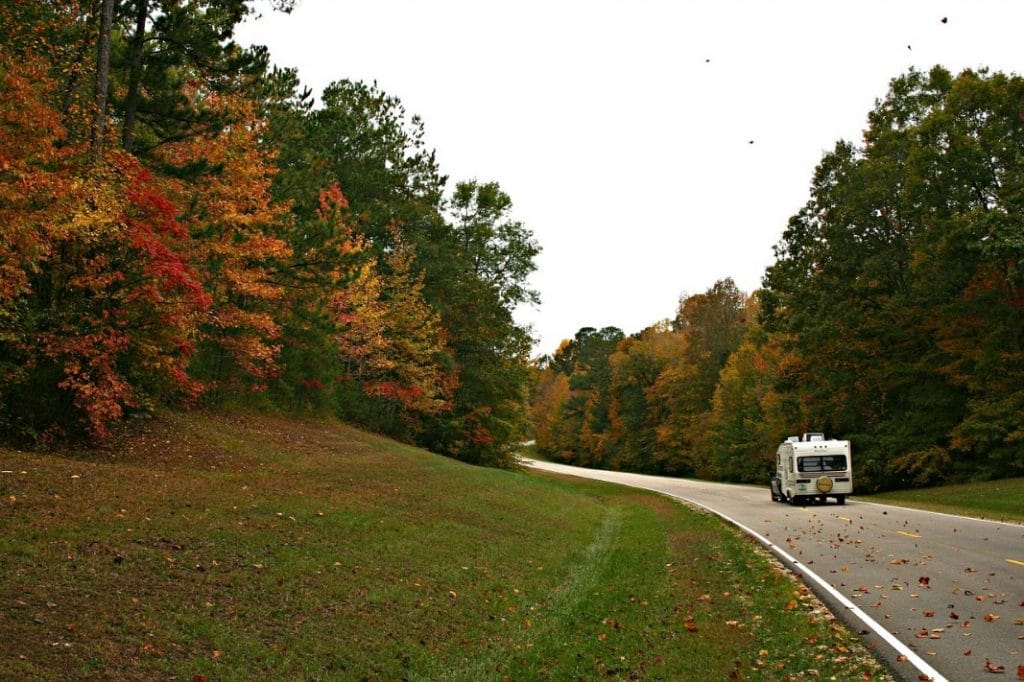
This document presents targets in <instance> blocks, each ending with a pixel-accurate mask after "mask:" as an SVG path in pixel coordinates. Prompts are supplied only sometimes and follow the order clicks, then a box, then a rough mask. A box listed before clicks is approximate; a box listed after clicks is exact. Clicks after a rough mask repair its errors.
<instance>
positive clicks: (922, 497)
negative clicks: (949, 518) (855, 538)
mask: <svg viewBox="0 0 1024 682" xmlns="http://www.w3.org/2000/svg"><path fill="white" fill-rule="evenodd" d="M861 499H863V500H866V501H868V502H882V503H884V504H895V505H899V506H903V507H914V508H916V509H926V510H929V511H937V512H944V513H946V514H957V515H959V516H973V517H977V518H982V519H990V520H994V521H1016V522H1018V523H1024V478H1006V479H1003V480H1000V481H982V482H977V483H960V484H957V485H945V486H937V487H934V488H921V489H918V490H897V491H894V492H888V493H878V494H875V495H864V496H862V497H861Z"/></svg>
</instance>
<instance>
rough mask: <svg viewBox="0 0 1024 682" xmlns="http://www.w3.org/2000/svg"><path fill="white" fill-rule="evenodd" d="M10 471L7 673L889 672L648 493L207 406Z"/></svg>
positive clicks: (810, 601) (796, 589) (2, 671)
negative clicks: (216, 411)
mask: <svg viewBox="0 0 1024 682" xmlns="http://www.w3.org/2000/svg"><path fill="white" fill-rule="evenodd" d="M0 470H2V471H3V472H4V473H2V474H0V679H19V680H25V679H89V678H95V679H122V680H152V679H178V680H193V681H199V682H201V681H203V680H251V679H261V678H267V677H271V678H275V679H309V680H313V679H324V680H328V679H344V680H348V679H353V680H361V679H371V680H375V679H382V680H400V679H408V680H444V679H449V680H506V679H507V680H534V679H555V680H576V679H584V680H591V679H640V678H642V679H645V680H658V679H698V678H703V679H773V680H785V679H804V678H811V677H821V678H824V679H829V678H830V677H832V676H835V678H836V679H842V680H850V679H876V680H877V679H887V674H886V673H885V671H884V670H883V669H881V668H880V667H879V665H878V664H877V662H876V661H875V660H874V659H873V658H872V657H871V656H870V655H869V653H868V652H866V651H865V650H864V649H863V648H862V647H861V645H860V643H859V641H860V640H859V638H858V637H856V636H855V635H852V634H851V633H850V632H848V631H847V630H845V629H844V628H843V627H841V626H840V625H839V624H838V623H837V622H835V621H834V620H833V619H832V617H831V616H830V614H828V613H827V612H826V611H824V610H823V609H822V608H821V606H820V604H819V603H818V602H817V601H816V600H815V599H814V598H813V597H812V596H811V595H809V594H808V592H807V591H806V590H805V589H803V588H802V587H801V586H799V585H798V584H796V583H794V582H793V580H792V579H791V578H790V577H789V575H788V574H786V573H784V572H782V571H781V570H780V569H778V568H777V567H776V565H775V564H774V563H773V562H772V561H771V560H770V559H769V558H768V557H766V556H765V555H764V553H763V552H762V551H761V550H760V549H759V548H758V547H757V546H755V545H754V544H753V543H752V542H750V541H748V540H746V539H745V538H743V537H741V536H740V535H739V534H738V533H737V532H736V531H734V530H733V529H731V528H728V527H725V526H723V524H722V523H720V522H719V521H718V520H717V519H715V518H712V517H710V516H708V515H706V514H703V513H699V512H696V511H693V510H690V509H688V508H686V507H683V506H682V505H680V504H677V503H675V502H673V501H670V500H668V499H667V498H664V497H661V496H657V495H654V494H649V493H646V492H641V491H636V490H630V489H625V488H618V487H614V486H610V485H606V484H601V483H597V482H593V483H588V482H583V481H579V480H571V481H570V480H565V479H559V478H557V477H552V476H544V475H540V474H532V473H524V472H504V471H494V470H487V469H481V468H475V467H470V466H466V465H462V464H460V463H457V462H454V461H451V460H448V459H444V458H441V457H437V456H434V455H430V454H428V453H425V452H423V451H421V450H417V449H414V448H411V447H406V446H403V445H400V444H396V443H394V442H391V441H388V440H386V439H381V438H377V437H374V436H370V435H367V434H365V433H361V432H358V431H355V430H352V429H349V428H346V427H344V426H341V425H338V424H336V423H325V422H312V421H310V422H299V421H295V420H287V419H284V418H280V417H259V418H257V417H254V416H217V415H199V414H193V415H188V416H181V415H168V416H165V417H162V418H160V419H158V420H151V421H146V422H144V423H143V424H142V425H141V426H138V427H137V428H136V429H135V431H134V433H133V434H132V435H131V436H130V437H129V436H124V437H122V438H121V439H120V440H119V441H118V442H116V443H113V444H112V445H111V446H110V447H109V448H107V449H105V450H100V451H85V452H71V453H67V452H64V453H50V454H30V453H25V452H17V451H13V450H2V449H0Z"/></svg>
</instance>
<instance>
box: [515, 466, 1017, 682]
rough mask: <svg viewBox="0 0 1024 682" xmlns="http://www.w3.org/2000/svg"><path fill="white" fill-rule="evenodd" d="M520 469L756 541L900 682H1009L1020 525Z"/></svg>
mask: <svg viewBox="0 0 1024 682" xmlns="http://www.w3.org/2000/svg"><path fill="white" fill-rule="evenodd" d="M523 461H524V463H525V464H527V465H528V466H532V467H535V468H537V469H542V470H545V471H551V472H555V473H561V474H568V475H571V476H582V477H586V478H595V479H599V480H602V481H610V482H613V483H620V484H623V485H629V486H633V487H637V488H646V489H648V490H654V491H657V492H661V493H664V494H666V495H670V496H672V497H676V498H679V499H682V500H685V501H688V502H691V503H693V504H696V505H699V506H700V507H704V508H706V509H708V510H710V511H712V512H714V513H716V514H718V515H720V516H723V517H724V518H726V519H727V520H728V521H730V522H732V523H734V524H736V525H737V526H739V527H740V528H741V529H742V530H744V531H745V532H747V533H749V534H751V535H752V536H754V537H755V538H757V539H758V540H759V541H760V542H762V543H763V544H765V545H767V546H768V547H769V548H770V549H771V550H772V551H773V552H774V553H775V554H776V555H777V556H778V557H779V558H780V559H781V560H782V562H783V563H784V564H786V565H788V566H789V567H790V569H792V570H793V571H794V572H795V573H797V574H798V575H799V576H800V577H801V578H802V580H803V581H804V582H805V583H806V584H807V586H808V587H810V588H811V589H813V590H814V591H815V593H816V594H817V595H818V596H819V597H820V598H821V599H822V600H823V601H824V602H825V603H826V604H827V605H828V606H829V608H831V609H832V611H833V612H834V613H835V614H836V615H838V616H839V617H841V618H842V619H843V620H844V621H846V623H847V624H848V626H849V627H850V628H851V629H852V630H853V631H854V632H859V633H861V635H862V637H863V638H864V640H865V641H866V642H867V643H868V645H869V646H870V647H871V648H873V649H874V650H875V652H876V653H877V654H878V655H879V657H880V658H882V659H884V660H885V661H886V662H887V663H888V664H889V666H890V668H892V670H893V671H894V672H895V674H896V675H898V676H900V677H901V678H903V679H906V680H925V679H933V680H937V681H941V680H950V681H956V682H959V681H960V680H965V681H966V680H987V679H992V680H994V681H995V680H999V679H1000V678H999V677H991V676H992V675H998V674H1002V675H1004V677H1003V678H1002V679H1011V680H1013V679H1017V675H1018V666H1020V665H1024V525H1020V524H1015V523H999V522H995V521H984V520H979V519H971V518H966V517H961V516H949V515H946V514H936V513H933V512H926V511H918V510H914V509H907V508H904V507H894V506H889V505H882V504H875V503H870V502H861V501H859V500H858V499H857V498H856V497H852V498H850V499H849V500H848V501H847V503H846V504H845V505H838V504H835V502H834V501H829V503H828V504H825V505H807V506H797V507H794V506H790V505H788V504H782V503H778V502H772V501H771V494H770V492H769V490H768V487H767V485H766V486H764V487H755V486H741V485H726V484H721V483H707V482H703V481H692V480H684V479H678V478H668V477H662V476H647V475H643V474H628V473H622V472H617V471H601V470H597V469H582V468H579V467H571V466H566V465H563V464H553V463H549V462H540V461H535V460H529V459H525V460H523Z"/></svg>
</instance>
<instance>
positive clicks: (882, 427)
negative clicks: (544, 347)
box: [531, 67, 1024, 490]
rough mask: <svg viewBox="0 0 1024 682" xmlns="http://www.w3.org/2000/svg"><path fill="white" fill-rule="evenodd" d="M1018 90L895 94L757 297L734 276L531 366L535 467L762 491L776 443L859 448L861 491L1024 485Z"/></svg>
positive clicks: (923, 76) (1023, 230)
mask: <svg viewBox="0 0 1024 682" xmlns="http://www.w3.org/2000/svg"><path fill="white" fill-rule="evenodd" d="M1022 160H1024V80H1022V79H1021V78H1020V77H1019V76H1016V75H1009V76H1008V75H1005V74H1002V73H989V72H988V71H986V70H979V71H970V70H968V71H964V72H962V73H960V74H958V75H955V76H954V75H953V74H952V73H950V72H949V71H948V70H946V69H944V68H942V67H935V68H933V69H932V70H930V71H929V72H927V73H924V72H920V71H916V70H912V71H910V72H908V73H906V74H904V75H902V76H899V77H897V78H895V79H894V80H893V81H892V82H891V84H890V88H889V91H888V93H887V94H886V96H885V97H884V98H883V99H881V100H879V101H878V102H876V105H875V107H874V108H873V110H872V111H871V112H870V114H869V116H868V127H867V129H866V131H865V133H864V138H863V142H862V144H860V145H854V144H852V143H849V142H846V141H840V142H839V143H837V144H836V145H835V148H834V149H833V150H832V151H830V152H828V153H827V154H825V155H824V157H823V158H822V160H821V163H820V164H819V165H818V167H817V169H816V171H815V173H814V176H813V179H812V182H811V191H810V199H809V201H808V202H807V203H806V205H805V206H804V207H803V208H802V209H800V211H799V212H798V213H797V214H796V215H794V216H793V217H792V218H791V219H790V220H789V223H788V226H787V227H786V229H785V231H784V233H783V236H782V239H781V241H780V242H779V243H778V245H777V246H776V247H775V261H774V263H773V264H772V265H771V266H769V267H768V269H767V271H766V272H765V274H764V277H763V279H762V288H761V289H760V290H759V291H756V292H754V293H753V294H751V295H750V296H747V295H746V294H744V293H743V292H741V291H739V290H738V289H737V288H736V286H735V284H734V283H733V282H732V280H730V279H725V280H722V281H720V282H718V283H716V284H715V285H714V286H713V287H711V288H710V289H709V290H708V291H706V292H705V293H703V294H699V295H697V296H689V297H684V298H683V299H682V300H681V302H680V306H679V309H678V311H677V313H676V315H675V317H674V319H672V320H667V321H665V322H662V323H659V324H656V325H653V326H651V327H650V328H648V329H645V330H644V331H642V332H640V333H638V334H634V335H631V336H629V337H626V336H624V335H623V333H622V332H621V331H620V330H619V329H617V328H614V327H610V328H605V329H600V330H598V329H594V328H584V329H581V330H580V331H579V332H578V333H577V334H576V336H575V338H573V339H571V340H568V341H565V342H563V344H562V345H561V347H560V348H559V349H558V350H557V351H556V352H555V353H554V354H553V355H551V356H550V357H546V358H543V359H542V360H541V361H540V362H539V363H538V365H537V366H536V368H535V381H534V389H533V394H532V403H531V405H532V407H531V409H532V414H533V419H534V424H535V435H536V440H537V447H538V449H539V451H540V452H541V453H543V454H546V455H548V456H550V457H553V458H556V459H561V460H565V461H569V462H573V463H577V464H583V465H592V466H605V467H613V468H621V469H629V470H635V471H647V472H656V473H666V474H676V475H685V476H700V477H706V478H711V479H719V480H728V481H748V482H759V483H763V482H764V481H766V480H767V476H768V472H769V471H770V470H771V468H772V466H773V463H774V452H775V447H776V445H777V443H779V442H780V441H781V440H782V439H783V438H784V437H785V436H787V435H791V434H795V433H800V432H805V431H826V432H828V433H829V434H830V435H834V436H837V437H842V438H848V439H850V440H851V441H852V443H853V447H854V461H855V462H856V466H857V482H858V485H859V487H860V489H861V490H879V489H886V488H897V487H914V486H926V485H933V484H938V483H943V482H951V481H963V480H971V479H987V478H1002V477H1009V476H1020V475H1024V164H1022Z"/></svg>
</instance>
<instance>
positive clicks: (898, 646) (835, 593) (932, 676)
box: [528, 463, 949, 682]
mask: <svg viewBox="0 0 1024 682" xmlns="http://www.w3.org/2000/svg"><path fill="white" fill-rule="evenodd" d="M532 465H533V463H529V464H528V466H532ZM562 466H564V465H562ZM538 468H542V467H538ZM563 473H569V474H570V475H572V472H571V471H566V472H563ZM580 478H583V477H580ZM606 482H608V481H606ZM616 483H618V482H617V481H616ZM620 485H629V484H628V483H620ZM630 487H633V488H645V489H647V490H650V488H646V487H645V486H642V485H636V486H630ZM652 492H657V493H661V494H662V495H666V496H668V497H672V498H674V499H677V500H684V501H686V502H689V503H690V504H692V505H695V506H697V507H700V508H701V509H706V510H707V511H709V512H711V513H712V514H714V515H715V516H718V517H720V518H722V519H724V520H725V521H727V522H728V523H731V524H732V525H734V526H736V527H737V528H739V529H740V530H742V531H743V532H744V533H746V534H747V535H749V536H751V537H752V538H754V539H755V540H757V541H758V542H760V543H761V544H762V545H764V546H765V547H767V548H768V549H769V550H771V551H772V552H773V553H775V555H776V556H778V557H779V558H780V559H782V560H783V561H784V562H785V563H787V564H789V566H790V567H791V569H793V570H798V571H799V572H800V574H801V575H805V576H807V577H808V578H810V579H811V580H813V581H814V582H815V583H816V584H817V585H818V586H819V587H821V589H823V590H825V591H826V592H828V593H829V594H830V595H832V597H833V598H835V600H836V601H838V602H839V603H840V604H842V605H843V607H844V608H846V609H847V610H848V611H850V612H851V613H852V614H853V615H855V616H857V618H859V619H860V620H861V622H863V623H864V624H865V625H866V626H867V627H868V628H870V629H871V630H872V631H873V632H874V633H875V634H876V635H878V636H879V637H881V638H882V639H883V640H885V641H886V643H888V644H889V646H891V647H892V648H893V649H895V650H896V651H897V652H899V653H900V654H902V655H903V656H906V657H907V661H908V662H909V663H910V664H911V665H913V666H914V667H915V668H917V670H918V671H919V672H920V673H921V674H922V675H927V676H928V679H929V680H931V681H932V682H949V680H947V679H946V678H945V677H944V676H943V675H942V674H941V673H939V671H938V670H936V669H935V668H933V667H931V666H930V665H928V663H927V662H926V661H925V660H924V659H923V658H921V657H920V656H918V655H917V654H916V653H915V652H914V651H913V649H911V648H910V647H908V646H907V645H906V644H904V643H903V642H901V641H900V640H898V639H897V638H896V637H895V636H894V635H893V634H892V633H891V632H889V631H888V630H886V629H885V628H883V627H882V626H881V625H880V624H879V623H878V621H876V620H875V619H874V618H872V617H871V616H869V615H868V614H866V613H864V611H862V610H861V608H860V607H859V606H857V605H856V604H854V603H853V602H852V601H850V600H849V599H848V598H847V597H846V595H844V594H843V593H842V592H840V591H839V590H837V589H836V588H834V587H832V586H831V585H830V584H829V583H828V582H827V581H826V580H825V579H824V578H822V577H821V576H819V575H818V574H817V573H815V572H814V571H812V570H810V569H808V568H807V565H806V564H803V563H801V562H800V561H798V560H797V559H796V558H795V557H793V556H791V555H790V554H789V553H788V552H786V551H785V550H784V549H782V548H781V547H779V546H778V545H776V544H775V543H774V542H772V541H770V540H769V539H768V538H766V537H764V536H763V535H761V534H760V533H758V532H757V531H756V530H754V529H753V528H748V527H747V526H744V525H743V524H742V523H740V522H739V521H736V520H735V519H733V518H730V517H729V516H726V515H725V514H723V513H721V512H719V511H716V510H714V509H712V508H710V507H707V506H705V505H703V504H701V503H700V502H695V501H693V500H691V499H688V498H686V497H683V496H681V495H673V494H671V493H666V492H664V491H661V490H654V491H652Z"/></svg>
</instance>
